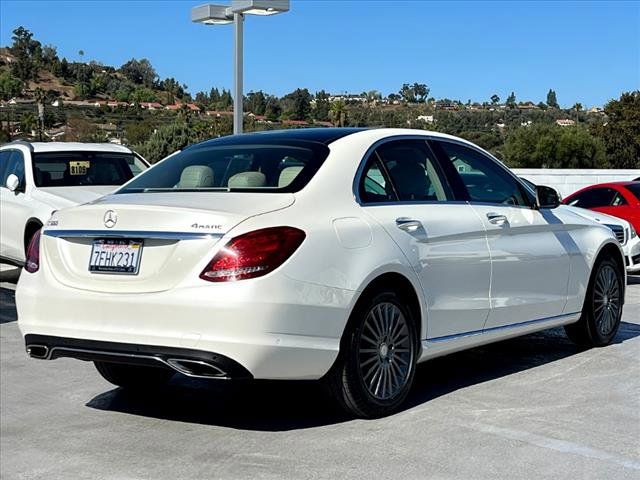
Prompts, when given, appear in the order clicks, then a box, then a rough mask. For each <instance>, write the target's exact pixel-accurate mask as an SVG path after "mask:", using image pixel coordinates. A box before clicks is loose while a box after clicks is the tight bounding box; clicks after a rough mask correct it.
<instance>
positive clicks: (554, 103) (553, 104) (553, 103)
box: [547, 89, 560, 108]
mask: <svg viewBox="0 0 640 480" xmlns="http://www.w3.org/2000/svg"><path fill="white" fill-rule="evenodd" d="M547 105H548V106H549V108H560V105H558V99H557V97H556V92H555V90H552V89H549V92H548V93H547Z"/></svg>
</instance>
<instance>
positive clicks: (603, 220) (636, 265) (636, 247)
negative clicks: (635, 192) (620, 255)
mask: <svg viewBox="0 0 640 480" xmlns="http://www.w3.org/2000/svg"><path fill="white" fill-rule="evenodd" d="M575 208H576V213H578V214H579V215H582V216H583V217H585V218H588V219H589V220H593V221H594V222H598V223H600V224H601V225H611V226H613V225H615V226H618V227H619V228H620V229H622V231H623V232H624V239H623V240H622V241H621V242H620V244H621V245H622V251H623V252H624V256H625V262H626V265H627V272H628V273H637V272H640V261H639V260H636V261H635V262H634V258H636V259H637V257H638V255H640V237H639V236H638V233H637V232H636V231H635V230H634V228H633V226H632V225H631V224H630V223H629V222H627V221H626V220H625V219H623V218H619V217H614V216H612V215H607V214H605V213H600V212H596V211H594V210H588V209H586V208H577V207H575Z"/></svg>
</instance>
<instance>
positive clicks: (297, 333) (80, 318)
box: [16, 269, 355, 380]
mask: <svg viewBox="0 0 640 480" xmlns="http://www.w3.org/2000/svg"><path fill="white" fill-rule="evenodd" d="M202 283H203V284H202V285H197V286H188V287H183V288H175V289H172V290H168V291H165V292H156V293H137V294H126V293H119V294H113V293H99V292H91V291H86V290H79V289H76V288H70V287H66V286H64V285H61V284H60V283H58V282H57V281H55V279H53V278H52V277H51V275H50V274H49V273H48V272H47V271H46V269H45V271H42V270H41V271H39V272H37V273H35V274H28V273H25V274H24V275H22V276H21V278H20V281H19V284H18V288H17V291H16V306H17V310H18V325H19V327H20V330H21V332H22V334H23V335H25V339H26V340H27V341H28V342H33V340H34V339H38V338H41V339H43V340H47V338H54V340H47V341H48V342H49V343H46V342H45V343H44V344H45V345H49V344H50V346H51V347H55V346H56V342H59V343H60V345H61V346H63V347H64V346H66V347H73V345H76V347H77V348H78V349H79V350H89V351H91V352H93V351H96V350H99V351H103V349H102V348H101V347H104V344H106V345H107V347H109V346H110V345H111V347H110V348H107V349H106V352H107V353H109V352H112V351H115V352H116V353H125V354H128V353H132V352H133V353H136V352H138V353H140V352H142V355H145V356H147V353H149V352H151V355H150V356H152V357H153V356H160V358H161V359H163V358H165V356H166V355H165V353H175V352H173V351H169V350H171V349H179V350H181V351H184V350H188V351H189V352H187V353H189V354H193V355H195V357H194V358H196V359H197V360H202V358H200V357H201V356H202V355H205V358H204V359H205V360H212V359H214V356H216V358H217V357H220V358H222V357H224V358H226V359H228V360H230V361H231V362H234V363H236V364H237V365H238V366H240V367H241V369H239V371H240V370H244V371H245V373H248V376H249V377H253V378H256V379H292V380H293V379H318V378H321V377H322V376H323V375H324V374H325V373H326V372H327V371H328V370H329V369H330V368H331V366H332V365H333V363H334V361H335V359H336V358H337V355H338V350H339V344H340V337H341V336H342V332H343V330H344V327H345V325H346V321H347V318H348V315H349V311H350V309H351V305H352V302H353V301H354V298H355V292H352V291H345V290H339V289H334V288H328V287H323V286H319V285H314V284H308V283H304V282H299V281H295V280H292V279H290V278H288V277H286V276H285V275H281V274H278V272H274V274H272V275H269V276H266V277H264V278H261V279H255V280H246V281H241V282H233V283H228V284H209V283H208V282H202ZM83 345H85V346H86V345H88V346H89V347H91V348H83V347H82V346H83ZM123 345H124V346H123ZM194 352H196V353H194ZM183 353H184V352H183ZM56 356H67V357H69V356H71V357H73V358H80V359H83V360H95V359H96V358H94V355H93V354H91V355H90V354H87V353H86V352H77V351H74V352H72V351H71V350H70V349H69V348H58V349H57V352H56V351H55V349H54V352H53V353H52V354H51V358H55V357H56ZM138 356H140V355H138ZM112 357H113V356H112ZM120 357H121V356H120ZM101 358H102V359H104V358H105V357H104V356H102V357H101ZM112 360H113V358H112ZM135 360H136V362H137V361H138V359H135ZM151 361H152V362H157V360H153V359H152V360H151ZM222 370H224V369H222ZM234 371H235V370H234ZM230 376H231V377H234V375H230ZM240 376H242V375H240ZM245 376H247V375H245Z"/></svg>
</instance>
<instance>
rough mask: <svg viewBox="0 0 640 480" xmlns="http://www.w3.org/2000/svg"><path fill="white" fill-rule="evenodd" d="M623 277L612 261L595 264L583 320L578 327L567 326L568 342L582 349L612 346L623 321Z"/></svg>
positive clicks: (600, 261) (575, 325)
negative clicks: (621, 320) (582, 347)
mask: <svg viewBox="0 0 640 480" xmlns="http://www.w3.org/2000/svg"><path fill="white" fill-rule="evenodd" d="M623 303H624V275H623V272H622V271H621V269H620V266H619V265H618V264H617V263H616V262H615V261H613V260H612V259H611V258H602V259H600V260H598V262H597V264H596V266H595V267H594V269H593V273H592V274H591V278H590V279H589V286H588V288H587V294H586V296H585V299H584V305H583V307H582V316H581V317H580V320H578V322H577V323H572V324H571V325H566V326H565V327H564V330H565V332H566V333H567V336H568V337H569V339H570V340H571V341H572V342H574V343H575V344H577V345H580V346H584V347H603V346H605V345H608V344H610V343H611V342H612V340H613V339H614V337H615V336H616V334H617V333H618V329H619V328H620V319H621V318H622V306H623Z"/></svg>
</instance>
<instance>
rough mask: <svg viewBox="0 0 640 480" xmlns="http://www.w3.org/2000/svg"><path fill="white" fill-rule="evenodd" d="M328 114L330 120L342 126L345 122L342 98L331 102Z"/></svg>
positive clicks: (345, 111) (337, 125)
mask: <svg viewBox="0 0 640 480" xmlns="http://www.w3.org/2000/svg"><path fill="white" fill-rule="evenodd" d="M329 114H330V116H331V121H332V122H333V124H334V125H335V126H336V127H344V125H345V123H347V108H346V105H345V103H344V102H343V101H342V100H337V101H335V102H332V103H331V109H330V112H329Z"/></svg>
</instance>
